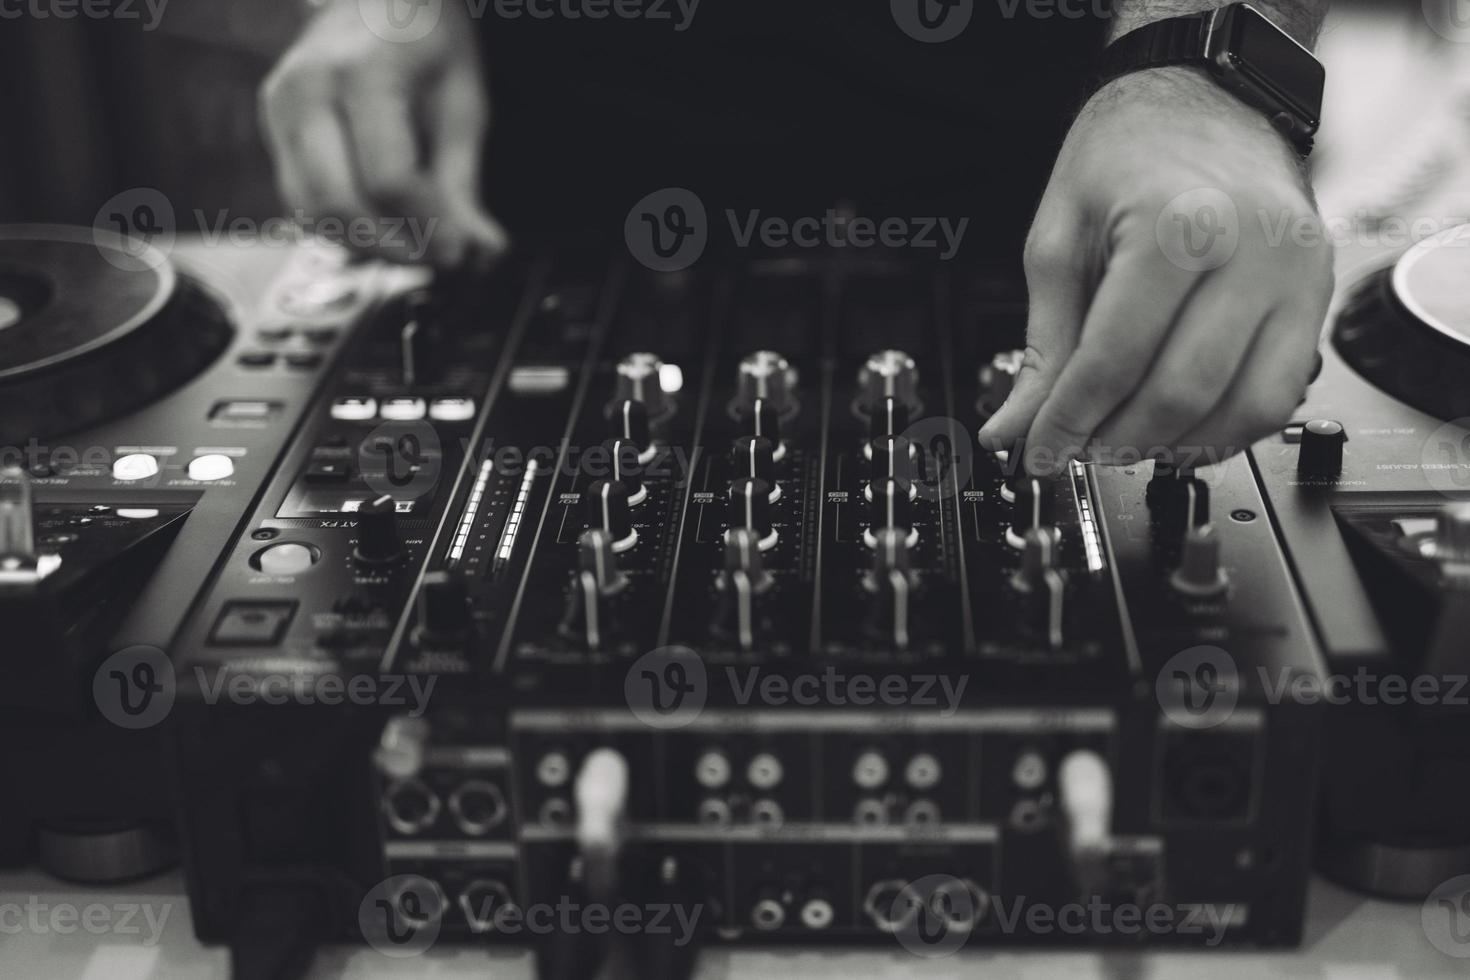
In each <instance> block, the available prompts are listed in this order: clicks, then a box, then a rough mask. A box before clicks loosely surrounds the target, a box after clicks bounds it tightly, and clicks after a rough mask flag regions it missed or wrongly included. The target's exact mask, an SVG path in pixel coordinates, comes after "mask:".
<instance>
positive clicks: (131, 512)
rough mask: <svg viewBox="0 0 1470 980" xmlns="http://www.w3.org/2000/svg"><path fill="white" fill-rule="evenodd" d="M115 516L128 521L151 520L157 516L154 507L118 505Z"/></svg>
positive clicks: (156, 510) (156, 509)
mask: <svg viewBox="0 0 1470 980" xmlns="http://www.w3.org/2000/svg"><path fill="white" fill-rule="evenodd" d="M117 516H118V517H121V518H123V519H124V520H129V521H151V520H153V518H155V517H157V516H158V508H156V507H119V508H118V509H117Z"/></svg>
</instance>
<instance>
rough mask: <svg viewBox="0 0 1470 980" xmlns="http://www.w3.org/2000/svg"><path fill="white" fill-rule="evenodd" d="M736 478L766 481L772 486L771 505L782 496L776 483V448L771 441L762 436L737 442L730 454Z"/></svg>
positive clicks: (744, 437) (737, 440)
mask: <svg viewBox="0 0 1470 980" xmlns="http://www.w3.org/2000/svg"><path fill="white" fill-rule="evenodd" d="M730 459H731V463H732V465H733V466H734V471H735V475H736V476H745V477H751V478H752V479H756V480H764V481H765V482H766V483H769V484H770V485H771V503H775V502H776V501H777V500H778V499H780V496H781V487H780V486H779V485H778V484H777V483H776V447H775V446H773V445H771V440H769V439H766V438H764V437H760V436H741V437H740V438H739V439H736V440H735V448H734V449H733V450H732V451H731V453H730Z"/></svg>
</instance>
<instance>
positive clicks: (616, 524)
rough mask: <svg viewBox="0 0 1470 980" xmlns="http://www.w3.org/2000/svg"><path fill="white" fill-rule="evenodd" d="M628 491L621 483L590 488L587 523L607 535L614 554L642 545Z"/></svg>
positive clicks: (599, 482)
mask: <svg viewBox="0 0 1470 980" xmlns="http://www.w3.org/2000/svg"><path fill="white" fill-rule="evenodd" d="M628 496H629V495H628V488H627V486H625V485H624V484H622V483H619V482H618V481H617V480H597V481H595V482H593V483H592V485H591V486H589V487H588V488H587V492H586V494H585V497H586V500H587V523H588V524H589V525H590V526H592V527H594V528H598V529H600V530H603V531H606V532H607V533H608V536H609V537H611V538H612V550H613V551H627V550H628V549H629V548H631V547H633V545H635V544H637V543H638V532H637V530H636V529H635V528H634V527H633V508H632V505H631V503H630V502H629V500H628Z"/></svg>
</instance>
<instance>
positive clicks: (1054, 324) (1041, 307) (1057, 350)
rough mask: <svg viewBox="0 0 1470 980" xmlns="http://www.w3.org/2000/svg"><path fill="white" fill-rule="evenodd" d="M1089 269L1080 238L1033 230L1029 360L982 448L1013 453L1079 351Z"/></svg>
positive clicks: (984, 434) (985, 430) (986, 429)
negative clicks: (1086, 273)
mask: <svg viewBox="0 0 1470 980" xmlns="http://www.w3.org/2000/svg"><path fill="white" fill-rule="evenodd" d="M1038 224H1039V222H1038ZM1054 227H1057V228H1069V229H1070V224H1061V223H1058V224H1056V225H1055V226H1054ZM1085 268H1086V265H1085V254H1084V251H1083V249H1082V248H1081V247H1080V246H1079V245H1078V244H1077V240H1076V236H1074V235H1072V234H1058V233H1055V232H1042V231H1038V230H1037V229H1033V230H1032V233H1031V235H1030V237H1029V238H1028V240H1027V242H1026V285H1027V291H1028V293H1029V294H1030V296H1029V305H1028V309H1027V311H1026V354H1025V358H1024V359H1023V360H1022V362H1021V370H1020V371H1019V372H1018V373H1017V374H1016V384H1015V387H1014V388H1013V389H1012V390H1011V395H1010V397H1009V398H1007V399H1006V401H1005V404H1004V405H1002V406H1001V407H1000V409H999V410H997V411H996V413H995V414H994V415H993V416H991V417H990V419H989V421H987V422H986V423H985V425H984V426H982V427H981V429H980V443H981V445H983V446H986V447H987V448H989V449H992V450H998V449H1009V448H1010V447H1011V446H1012V445H1014V444H1015V443H1016V441H1017V440H1019V439H1021V438H1022V437H1023V436H1025V434H1026V430H1028V429H1029V428H1031V422H1032V420H1033V419H1034V418H1035V417H1036V412H1037V410H1038V409H1040V408H1041V404H1042V402H1043V401H1045V400H1046V396H1047V394H1048V393H1049V392H1050V391H1051V389H1052V386H1053V385H1054V384H1055V383H1056V379H1057V375H1058V374H1060V373H1061V371H1062V368H1063V367H1064V366H1065V365H1066V363H1067V360H1068V359H1069V358H1070V357H1071V356H1072V351H1073V350H1074V349H1075V348H1076V346H1077V335H1078V333H1079V332H1080V331H1081V329H1082V316H1083V312H1084V311H1085V309H1086V296H1085V289H1086V287H1085V284H1084V282H1083V278H1084V275H1085Z"/></svg>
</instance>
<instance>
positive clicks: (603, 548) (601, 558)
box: [577, 527, 628, 595]
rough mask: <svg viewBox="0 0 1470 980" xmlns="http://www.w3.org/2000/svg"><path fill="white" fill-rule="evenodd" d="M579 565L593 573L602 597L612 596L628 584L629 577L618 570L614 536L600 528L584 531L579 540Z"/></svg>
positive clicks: (583, 569)
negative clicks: (614, 551) (614, 550)
mask: <svg viewBox="0 0 1470 980" xmlns="http://www.w3.org/2000/svg"><path fill="white" fill-rule="evenodd" d="M577 565H578V567H579V568H580V569H581V570H582V571H583V572H590V573H591V575H592V578H593V581H594V582H595V583H596V584H597V591H598V592H599V593H600V594H601V595H612V594H613V593H614V592H618V591H620V590H621V589H622V588H623V586H624V585H626V584H627V581H628V580H627V577H626V576H624V575H623V573H622V572H621V571H619V570H618V559H617V556H616V555H615V554H614V553H613V538H612V535H610V534H608V533H607V531H605V530H603V529H602V528H600V527H594V528H591V529H589V530H586V531H583V532H582V536H581V537H580V538H578V539H577Z"/></svg>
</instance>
